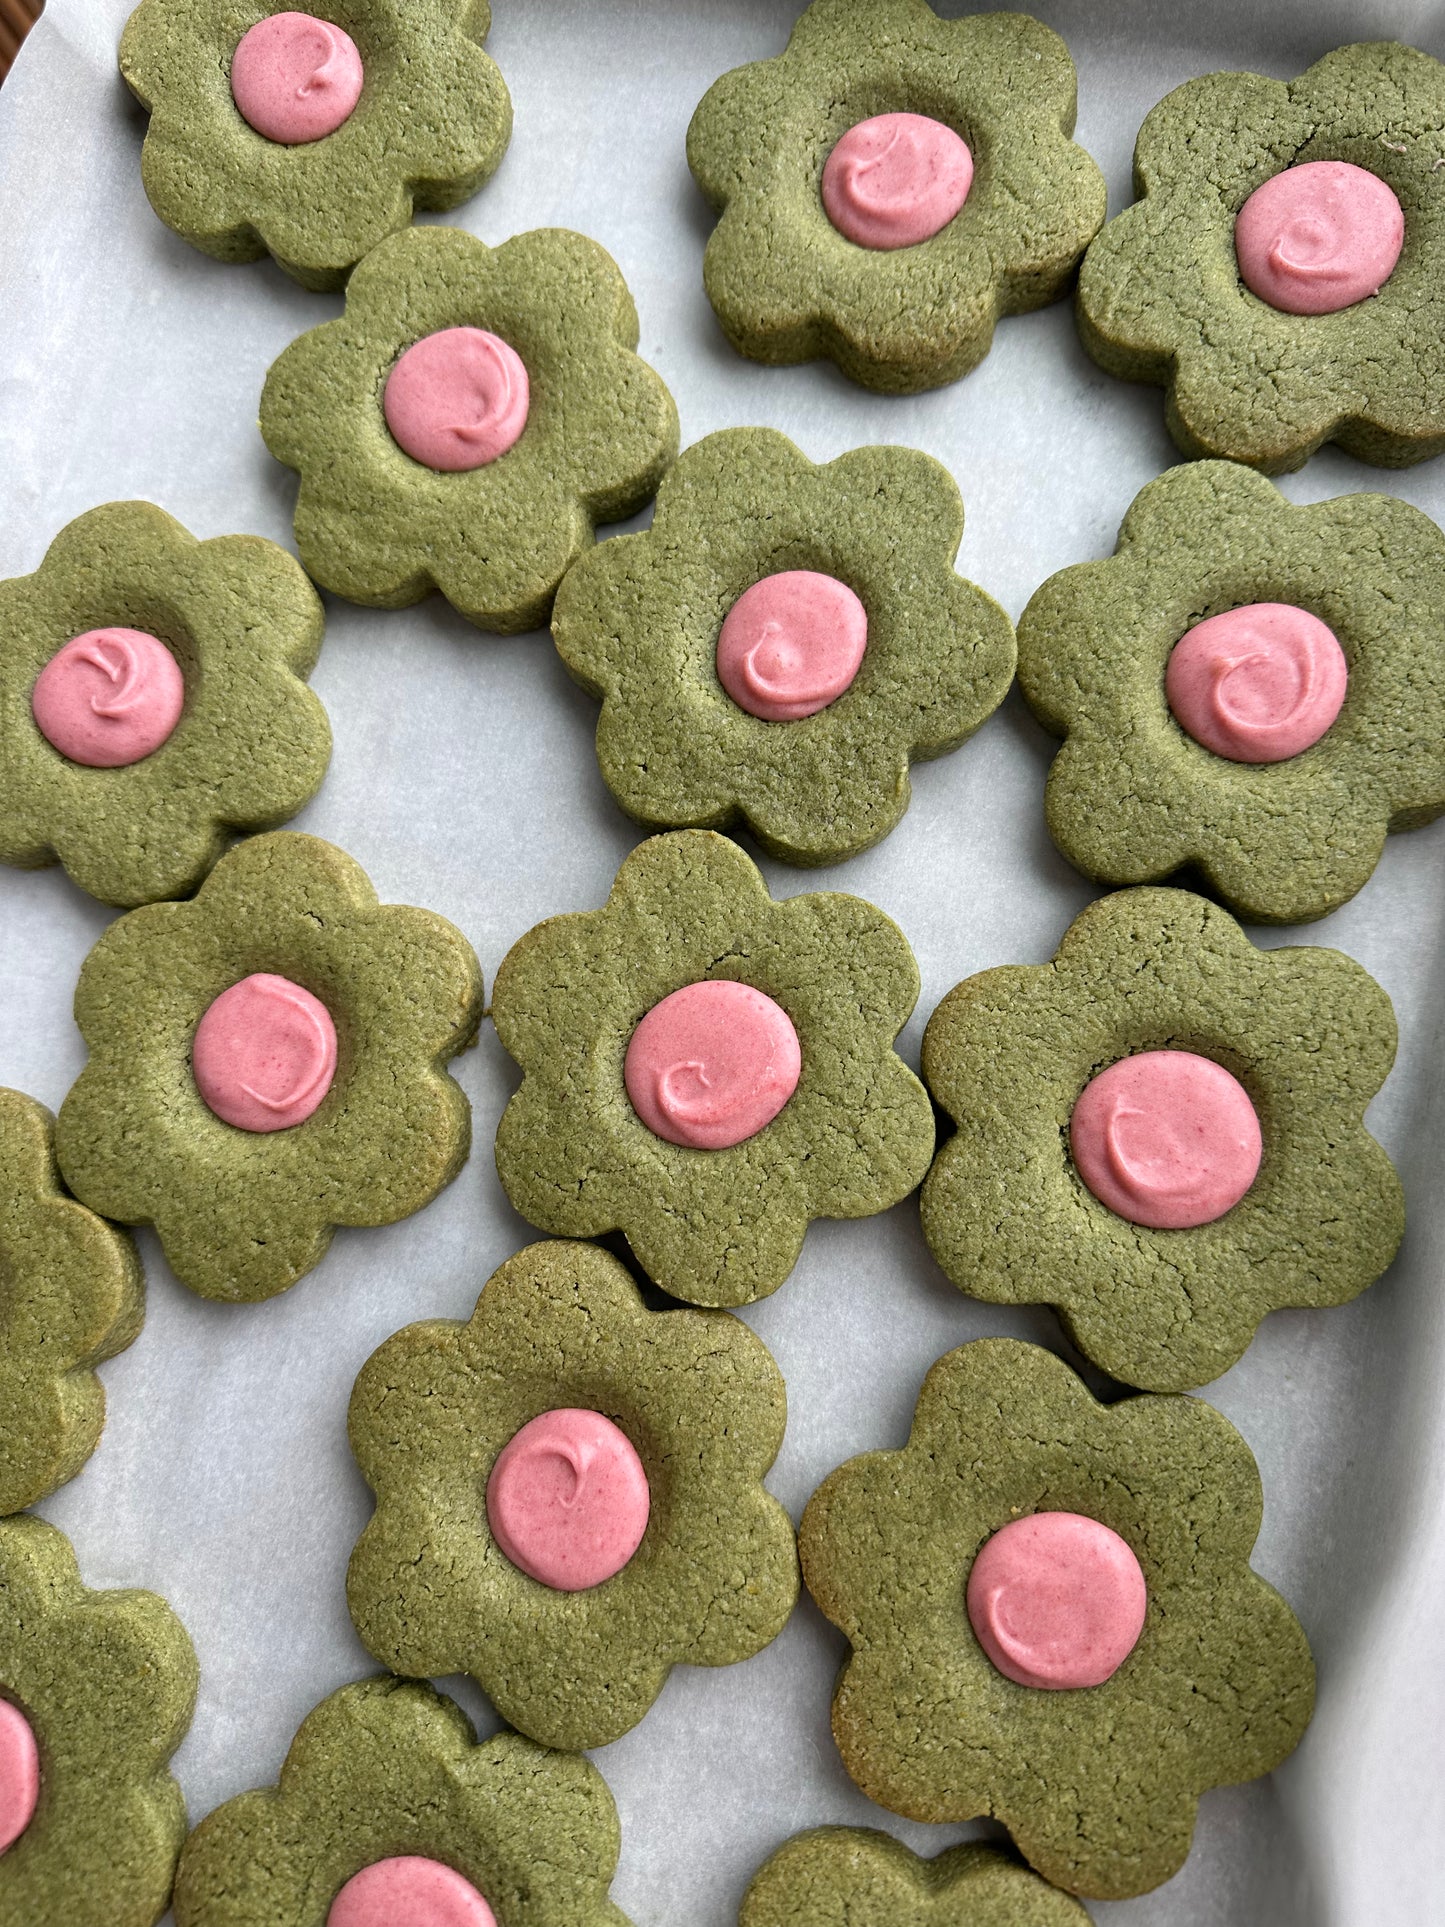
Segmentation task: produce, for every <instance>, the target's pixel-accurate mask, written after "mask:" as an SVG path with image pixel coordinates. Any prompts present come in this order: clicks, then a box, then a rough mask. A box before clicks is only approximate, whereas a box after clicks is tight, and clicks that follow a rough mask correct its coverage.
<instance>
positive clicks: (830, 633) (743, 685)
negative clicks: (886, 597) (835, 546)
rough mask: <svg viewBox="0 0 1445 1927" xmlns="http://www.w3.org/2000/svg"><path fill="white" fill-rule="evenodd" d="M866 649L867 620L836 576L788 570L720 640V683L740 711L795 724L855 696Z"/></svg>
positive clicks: (741, 604) (759, 592)
mask: <svg viewBox="0 0 1445 1927" xmlns="http://www.w3.org/2000/svg"><path fill="white" fill-rule="evenodd" d="M867 646H868V614H867V611H866V610H865V609H864V607H863V604H862V603H861V602H860V601H859V600H858V598H857V596H856V595H854V593H853V591H852V590H851V589H850V588H849V587H848V585H847V584H846V583H844V582H839V581H838V579H837V577H836V576H831V575H823V574H821V573H820V572H819V571H818V570H816V569H784V570H782V571H781V572H780V573H779V574H777V575H766V576H764V577H763V579H762V581H761V582H755V583H754V584H753V586H752V587H751V588H750V589H745V590H744V591H743V593H742V594H741V595H740V596H739V597H738V599H737V601H736V602H735V603H734V604H733V606H732V607H731V609H729V610H728V612H727V615H726V616H725V617H724V619H723V625H722V629H721V631H720V632H719V635H718V639H717V674H718V681H719V682H720V683H721V684H722V686H723V688H724V689H725V690H726V691H727V693H728V694H729V695H730V696H731V697H732V699H733V701H734V702H735V703H736V704H737V706H738V708H739V709H745V710H746V711H747V712H748V714H749V715H750V716H758V717H761V718H762V720H763V721H764V722H769V723H795V722H798V721H799V720H800V719H801V718H802V717H804V716H812V715H815V714H816V713H817V711H818V710H820V709H826V708H827V707H828V705H829V703H835V702H837V700H838V698H839V697H840V696H841V695H842V694H843V692H844V691H845V690H846V689H849V688H851V686H852V684H853V680H854V678H855V677H856V676H857V674H858V670H859V668H860V667H861V665H862V662H863V651H864V650H865V649H866V648H867Z"/></svg>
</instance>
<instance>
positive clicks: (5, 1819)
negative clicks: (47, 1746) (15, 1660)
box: [0, 1699, 40, 1853]
mask: <svg viewBox="0 0 1445 1927" xmlns="http://www.w3.org/2000/svg"><path fill="white" fill-rule="evenodd" d="M39 1799H40V1749H39V1747H38V1746H37V1745H36V1743H35V1730H34V1728H33V1727H32V1726H31V1724H30V1722H29V1720H27V1719H26V1717H25V1715H24V1714H23V1713H22V1712H21V1711H20V1708H19V1707H18V1706H16V1705H14V1704H13V1703H12V1702H11V1701H10V1700H6V1699H0V1853H4V1852H5V1851H6V1849H7V1848H9V1847H13V1846H14V1844H15V1842H16V1841H17V1840H18V1839H19V1838H20V1836H21V1834H22V1833H24V1831H25V1829H26V1828H27V1827H28V1826H29V1825H30V1822H31V1820H32V1819H33V1818H34V1816H35V1808H36V1804H37V1802H38V1801H39Z"/></svg>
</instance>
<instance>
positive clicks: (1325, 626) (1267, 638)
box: [1019, 462, 1445, 923]
mask: <svg viewBox="0 0 1445 1927" xmlns="http://www.w3.org/2000/svg"><path fill="white" fill-rule="evenodd" d="M1019 682H1020V685H1021V686H1022V689H1023V692H1024V695H1025V696H1026V697H1027V699H1028V701H1029V703H1030V705H1031V707H1032V708H1033V711H1034V713H1035V715H1036V716H1037V717H1038V718H1039V721H1040V722H1041V723H1043V724H1044V726H1045V727H1046V728H1048V729H1051V730H1053V732H1054V734H1055V735H1057V736H1062V737H1063V738H1064V739H1065V742H1064V747H1063V749H1062V750H1060V752H1059V754H1058V756H1057V757H1056V759H1055V761H1054V766H1053V768H1052V770H1051V771H1050V772H1049V784H1048V790H1047V794H1046V797H1045V811H1046V813H1047V816H1048V823H1049V829H1050V831H1051V832H1052V834H1053V838H1054V841H1055V842H1056V843H1057V844H1058V846H1059V848H1060V849H1061V850H1062V851H1063V853H1064V855H1065V856H1066V857H1067V858H1068V859H1069V861H1070V862H1071V863H1073V864H1074V865H1075V866H1076V867H1077V868H1078V869H1080V870H1082V871H1083V872H1084V874H1085V875H1086V876H1090V877H1093V878H1094V879H1095V880H1096V881H1098V882H1101V883H1109V884H1119V883H1153V882H1157V881H1159V880H1160V879H1162V878H1164V877H1167V876H1169V875H1171V874H1172V873H1173V872H1175V871H1176V870H1179V869H1181V868H1184V867H1185V866H1189V867H1190V868H1192V869H1193V870H1195V871H1197V872H1198V873H1199V874H1200V875H1202V876H1203V878H1204V879H1205V880H1206V882H1207V883H1208V884H1209V886H1210V888H1212V889H1213V890H1216V891H1217V892H1218V893H1219V895H1220V896H1221V897H1222V898H1223V899H1224V901H1225V902H1226V903H1227V904H1229V905H1230V907H1231V908H1232V909H1234V910H1235V911H1237V912H1238V914H1239V915H1241V916H1243V917H1247V918H1248V919H1250V921H1252V922H1257V923H1296V922H1303V921H1306V920H1308V919H1310V918H1312V917H1322V916H1325V915H1326V914H1327V913H1328V912H1329V911H1331V910H1333V909H1335V908H1336V907H1337V906H1338V905H1339V904H1341V903H1344V902H1345V901H1347V899H1348V898H1350V897H1352V896H1353V895H1354V894H1355V892H1356V891H1357V890H1358V889H1359V888H1360V886H1361V885H1362V884H1363V883H1364V882H1365V881H1366V879H1367V878H1368V877H1369V875H1370V872H1371V871H1372V870H1373V869H1374V867H1375V864H1376V863H1377V862H1378V861H1379V858H1380V853H1381V851H1382V849H1383V848H1384V843H1385V837H1386V835H1387V834H1388V832H1389V831H1391V830H1409V829H1416V828H1418V827H1419V825H1421V824H1422V823H1428V822H1429V821H1430V820H1431V819H1432V818H1434V817H1436V816H1438V815H1439V814H1440V812H1441V811H1442V810H1445V748H1442V740H1445V537H1442V536H1441V534H1440V531H1439V529H1437V528H1436V526H1435V524H1434V523H1433V522H1432V521H1431V520H1430V518H1429V516H1427V515H1423V514H1422V513H1421V512H1420V510H1419V509H1416V508H1411V507H1410V505H1409V504H1408V503H1407V502H1401V501H1398V500H1396V498H1395V497H1394V496H1392V495H1342V496H1336V497H1335V498H1334V500H1332V501H1327V502H1312V503H1310V504H1308V505H1307V506H1304V507H1296V506H1295V505H1294V504H1293V503H1291V502H1288V501H1286V500H1285V498H1284V497H1283V496H1282V495H1281V494H1280V493H1279V491H1278V490H1277V489H1276V488H1275V487H1274V486H1273V484H1272V483H1270V482H1267V481H1265V480H1264V479H1263V477H1261V476H1258V475H1256V474H1254V473H1253V471H1252V470H1249V469H1245V468H1239V467H1236V466H1234V465H1233V464H1231V463H1226V462H1200V463H1197V464H1193V465H1191V466H1189V467H1185V468H1176V469H1171V470H1170V471H1169V472H1168V473H1167V474H1165V475H1161V476H1160V477H1159V478H1158V479H1157V480H1156V481H1153V482H1150V483H1149V484H1148V485H1147V486H1146V487H1145V488H1144V489H1143V490H1142V491H1141V493H1140V494H1139V495H1138V496H1137V497H1136V498H1135V501H1134V503H1133V505H1132V507H1131V508H1130V510H1129V513H1128V515H1127V516H1126V517H1125V519H1124V525H1123V527H1122V528H1121V529H1120V531H1119V544H1118V548H1117V550H1116V552H1115V554H1114V555H1113V556H1112V557H1110V558H1109V560H1107V561H1103V562H1085V563H1081V564H1079V565H1078V566H1077V567H1074V568H1070V569H1064V570H1062V571H1061V572H1060V573H1059V574H1058V575H1055V576H1053V577H1051V578H1050V580H1049V581H1047V582H1046V583H1045V584H1044V586H1043V587H1042V588H1041V589H1040V590H1039V591H1038V592H1037V593H1036V594H1035V596H1034V597H1033V600H1032V601H1031V602H1030V603H1029V606H1028V608H1027V609H1026V610H1025V611H1024V614H1023V619H1022V621H1021V622H1020V624H1019Z"/></svg>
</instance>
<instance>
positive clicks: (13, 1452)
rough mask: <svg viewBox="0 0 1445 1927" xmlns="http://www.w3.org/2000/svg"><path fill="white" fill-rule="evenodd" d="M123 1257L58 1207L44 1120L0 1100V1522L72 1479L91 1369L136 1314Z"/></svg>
mask: <svg viewBox="0 0 1445 1927" xmlns="http://www.w3.org/2000/svg"><path fill="white" fill-rule="evenodd" d="M144 1294H145V1285H144V1280H143V1278H142V1276H141V1268H140V1260H139V1259H138V1258H137V1256H136V1251H135V1246H134V1244H133V1243H132V1242H131V1240H130V1238H128V1237H127V1236H126V1234H125V1232H123V1231H117V1230H116V1228H115V1226H114V1225H108V1224H106V1223H105V1222H104V1221H103V1220H102V1219H100V1218H97V1217H96V1215H95V1213H94V1212H93V1211H87V1210H86V1208H85V1206H84V1205H83V1204H77V1203H76V1201H75V1199H74V1198H72V1197H69V1196H67V1194H66V1192H65V1191H64V1189H63V1188H62V1186H61V1183H60V1173H59V1172H58V1171H57V1170H56V1167H55V1146H54V1120H53V1119H52V1118H51V1115H50V1113H49V1111H47V1110H46V1109H45V1107H44V1105H42V1104H37V1103H36V1102H35V1100H34V1098H31V1097H24V1096H22V1094H21V1093H20V1092H19V1091H7V1090H0V1514H7V1513H12V1512H20V1511H23V1509H24V1508H25V1507H26V1506H28V1505H34V1503H35V1501H36V1500H37V1499H43V1498H44V1497H45V1495H46V1494H47V1493H48V1492H53V1491H54V1490H55V1489H56V1487H57V1486H60V1485H64V1483H65V1482H66V1480H67V1479H73V1478H74V1477H75V1475H76V1473H77V1472H78V1471H79V1470H80V1468H81V1466H82V1465H84V1464H85V1461H86V1460H87V1459H88V1458H89V1457H90V1455H91V1453H92V1452H93V1451H94V1450H95V1444H96V1440H97V1439H98V1438H99V1437H100V1428H101V1425H102V1423H103V1421H104V1418H105V1392H104V1389H103V1388H102V1386H101V1383H100V1380H99V1379H98V1378H97V1377H96V1375H95V1368H96V1366H97V1365H98V1364H99V1363H100V1362H101V1360H102V1359H106V1358H114V1356H115V1355H116V1353H117V1352H122V1351H124V1350H125V1348H126V1346H127V1345H129V1344H130V1343H131V1342H132V1340H133V1339H134V1338H135V1336H136V1334H137V1332H138V1331H139V1330H140V1326H141V1319H142V1318H143V1316H144V1314H145V1295H144Z"/></svg>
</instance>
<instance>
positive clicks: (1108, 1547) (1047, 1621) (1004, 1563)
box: [967, 1512, 1148, 1692]
mask: <svg viewBox="0 0 1445 1927" xmlns="http://www.w3.org/2000/svg"><path fill="white" fill-rule="evenodd" d="M967 1603H968V1617H969V1623H970V1624H971V1625H972V1627H973V1630H974V1633H975V1635H976V1636H977V1639H978V1643H979V1645H980V1646H982V1648H983V1650H984V1651H985V1652H986V1653H987V1654H988V1657H989V1658H990V1660H991V1661H992V1662H993V1664H994V1665H995V1666H996V1667H997V1668H998V1670H999V1672H1001V1673H1002V1674H1003V1675H1004V1677H1005V1678H1006V1679H1011V1680H1013V1681H1014V1682H1015V1683H1016V1684H1017V1685H1019V1686H1037V1687H1042V1688H1044V1689H1045V1690H1046V1691H1050V1692H1062V1691H1066V1690H1069V1689H1073V1688H1078V1687H1086V1686H1102V1685H1103V1683H1104V1681H1105V1680H1106V1679H1109V1678H1110V1677H1112V1675H1113V1674H1114V1673H1116V1672H1117V1671H1118V1670H1119V1668H1120V1667H1121V1666H1122V1665H1123V1663H1124V1661H1125V1660H1126V1659H1127V1658H1128V1657H1129V1655H1130V1653H1132V1652H1133V1650H1134V1648H1135V1647H1136V1646H1137V1645H1138V1643H1139V1635H1140V1633H1141V1632H1142V1631H1143V1629H1144V1614H1145V1610H1146V1608H1147V1606H1148V1593H1147V1591H1146V1589H1145V1585H1144V1575H1143V1573H1142V1572H1141V1571H1140V1569H1139V1561H1138V1560H1137V1559H1136V1558H1135V1557H1134V1554H1133V1551H1132V1550H1131V1548H1130V1547H1129V1546H1128V1544H1127V1543H1126V1542H1125V1541H1124V1540H1123V1539H1121V1538H1120V1537H1119V1535H1118V1533H1117V1532H1114V1531H1111V1529H1110V1528H1109V1527H1108V1526H1106V1525H1101V1524H1100V1522H1099V1521H1098V1520H1097V1519H1088V1518H1085V1517H1083V1516H1082V1515H1081V1514H1080V1513H1077V1512H1035V1513H1032V1514H1030V1515H1029V1516H1028V1517H1026V1518H1022V1519H1011V1520H1010V1521H1009V1523H1008V1524H1007V1525H1006V1526H1001V1527H1000V1528H999V1530H998V1531H997V1532H995V1533H994V1534H993V1535H992V1537H991V1538H989V1539H986V1540H985V1541H984V1544H983V1546H982V1547H981V1549H980V1550H979V1553H978V1556H977V1557H976V1558H975V1560H974V1562H973V1566H972V1568H971V1570H970V1572H969V1575H968V1590H967Z"/></svg>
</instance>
